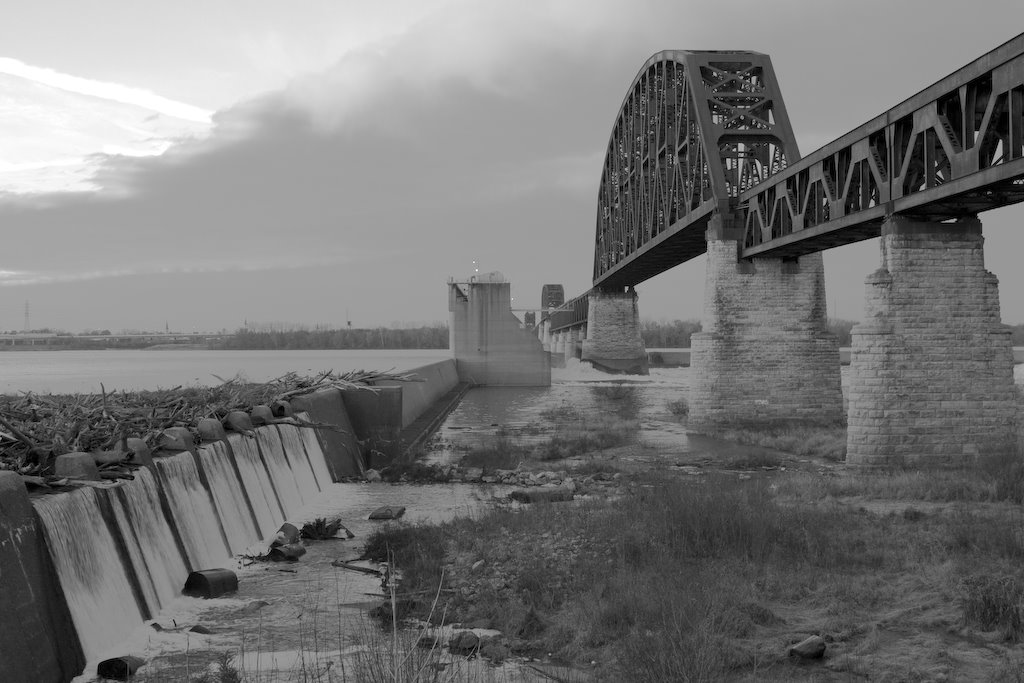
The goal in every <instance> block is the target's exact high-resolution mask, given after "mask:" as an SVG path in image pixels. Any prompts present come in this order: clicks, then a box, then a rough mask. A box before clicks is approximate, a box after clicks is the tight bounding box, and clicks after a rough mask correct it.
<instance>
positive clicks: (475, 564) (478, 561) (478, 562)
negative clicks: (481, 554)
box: [473, 560, 484, 571]
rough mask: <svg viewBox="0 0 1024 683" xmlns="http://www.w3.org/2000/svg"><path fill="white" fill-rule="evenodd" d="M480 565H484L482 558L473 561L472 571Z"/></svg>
mask: <svg viewBox="0 0 1024 683" xmlns="http://www.w3.org/2000/svg"><path fill="white" fill-rule="evenodd" d="M482 566H484V561H483V560H477V561H476V562H474V563H473V571H476V570H477V569H480V567H482Z"/></svg>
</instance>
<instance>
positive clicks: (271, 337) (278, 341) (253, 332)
mask: <svg viewBox="0 0 1024 683" xmlns="http://www.w3.org/2000/svg"><path fill="white" fill-rule="evenodd" d="M448 342H449V340H448V326H447V325H444V324H442V323H434V324H432V325H422V326H419V327H410V328H388V327H375V328H352V327H347V328H341V329H326V328H316V329H307V328H303V327H298V328H295V327H292V328H288V327H273V326H271V327H268V328H265V329H254V328H243V329H239V330H236V331H235V333H234V334H232V335H230V336H226V337H224V338H223V339H222V340H221V341H219V342H213V343H211V345H210V348H211V349H218V350H232V351H237V350H245V351H250V350H270V351H276V350H281V349H285V350H311V349H365V350H369V349H447V348H448Z"/></svg>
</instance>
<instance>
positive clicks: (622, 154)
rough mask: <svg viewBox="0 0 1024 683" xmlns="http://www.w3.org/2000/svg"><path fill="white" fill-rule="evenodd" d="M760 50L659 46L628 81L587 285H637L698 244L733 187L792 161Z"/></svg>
mask: <svg viewBox="0 0 1024 683" xmlns="http://www.w3.org/2000/svg"><path fill="white" fill-rule="evenodd" d="M799 158H800V153H799V150H798V149H797V145H796V139H795V137H794V135H793V130H792V126H791V125H790V122H789V117H788V115H787V113H786V108H785V105H784V103H783V101H782V96H781V92H780V90H779V85H778V81H777V79H776V77H775V72H774V69H773V68H772V64H771V59H770V58H769V57H768V55H764V54H761V53H756V52H739V51H685V50H667V51H663V52H659V53H657V54H655V55H654V56H652V57H651V58H650V59H648V60H647V62H646V63H645V64H644V65H643V67H642V68H641V69H640V71H639V72H638V74H637V76H636V78H635V79H634V80H633V83H632V84H631V86H630V88H629V90H628V91H627V94H626V96H625V98H624V99H623V102H622V106H621V107H620V109H619V113H618V115H617V116H616V119H615V123H614V125H613V127H612V133H611V136H610V138H609V142H608V147H607V152H606V154H605V160H604V166H603V168H602V174H601V183H600V187H599V191H598V210H597V230H596V238H595V250H594V280H593V282H594V286H595V287H599V288H602V289H622V288H623V287H627V286H631V285H635V284H638V283H639V282H642V281H644V280H646V279H648V278H650V277H653V276H654V275H657V274H659V273H661V272H663V271H665V270H668V269H669V268H671V267H673V266H675V265H677V264H679V263H682V262H684V261H686V260H689V259H691V258H694V257H696V256H699V255H700V254H702V253H704V251H705V250H706V245H705V240H704V231H705V227H706V225H707V222H708V220H709V219H710V218H711V216H712V215H713V214H715V213H716V212H720V213H725V212H729V211H731V209H732V208H733V207H734V206H735V205H736V204H737V202H738V200H739V196H740V194H741V193H742V192H743V191H744V190H747V189H749V188H751V187H753V186H755V185H757V184H758V183H760V182H762V181H763V180H765V179H766V178H768V177H769V176H771V175H772V174H774V173H778V172H779V171H781V170H783V169H785V168H786V167H787V166H788V165H789V164H792V163H793V162H795V161H797V160H799Z"/></svg>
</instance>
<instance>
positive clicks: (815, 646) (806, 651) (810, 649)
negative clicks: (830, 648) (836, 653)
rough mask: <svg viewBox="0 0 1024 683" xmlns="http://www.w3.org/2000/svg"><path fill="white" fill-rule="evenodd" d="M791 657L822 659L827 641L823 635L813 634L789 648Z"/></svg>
mask: <svg viewBox="0 0 1024 683" xmlns="http://www.w3.org/2000/svg"><path fill="white" fill-rule="evenodd" d="M788 654H789V656H790V657H799V658H800V659H821V658H822V657H823V656H824V655H825V641H824V639H822V637H821V636H811V637H810V638H805V639H804V640H801V641H800V642H799V643H797V644H796V645H794V646H793V647H791V648H789V652H788Z"/></svg>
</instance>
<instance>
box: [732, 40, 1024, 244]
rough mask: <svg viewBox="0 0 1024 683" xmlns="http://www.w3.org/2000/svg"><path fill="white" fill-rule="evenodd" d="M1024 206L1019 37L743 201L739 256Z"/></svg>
mask: <svg viewBox="0 0 1024 683" xmlns="http://www.w3.org/2000/svg"><path fill="white" fill-rule="evenodd" d="M1019 201H1024V34H1022V35H1020V36H1017V37H1016V38H1014V39H1013V40H1010V41H1009V42H1007V43H1005V44H1003V45H1001V46H1000V47H998V48H996V49H995V50H993V51H992V52H990V53H988V54H986V55H984V56H983V57H981V58H979V59H977V60H975V61H974V62H972V63H970V64H968V65H967V66H965V67H963V68H962V69H960V70H958V71H956V72H955V73H953V74H951V75H949V76H947V77H946V78H944V79H942V80H941V81H939V82H937V83H935V84H934V85H932V86H930V87H928V88H926V89H925V90H923V91H921V92H920V93H918V94H916V95H914V96H913V97H911V98H910V99H908V100H906V101H904V102H902V103H901V104H899V105H897V106H895V107H893V108H892V109H890V110H889V111H887V112H885V113H884V114H881V115H880V116H877V117H875V118H874V119H872V120H871V121H869V122H867V123H865V124H864V125H862V126H860V127H858V128H856V129H855V130H853V131H851V132H850V133H847V134H846V135H844V136H842V137H840V138H839V139H837V140H835V141H834V142H831V143H829V144H828V145H825V146H824V147H822V148H821V149H819V150H818V151H816V152H814V153H813V154H810V155H809V156H807V157H805V158H804V159H802V160H801V161H799V162H797V163H794V164H791V165H790V166H789V167H788V168H787V169H785V170H783V171H781V172H779V173H776V174H774V175H772V176H771V177H770V178H769V179H768V180H766V181H764V182H762V183H760V184H758V185H757V186H755V187H753V188H751V189H749V190H747V191H745V192H743V193H741V195H740V201H739V209H740V212H741V216H742V218H743V225H744V252H743V255H744V256H746V257H749V256H754V255H758V254H765V253H769V252H771V253H773V254H775V255H780V256H798V255H800V254H802V253H809V252H812V251H819V250H821V249H823V248H828V247H831V246H836V245H838V244H845V243H849V242H854V241H858V240H860V239H866V238H869V237H873V236H877V235H878V234H879V228H880V225H881V222H882V221H883V220H884V218H885V216H886V215H889V214H892V213H897V212H899V213H907V214H911V215H921V216H925V217H928V218H929V219H932V220H947V219H950V218H955V217H958V216H964V215H973V214H976V213H978V212H980V211H984V210H987V209H991V208H996V207H998V206H1004V205H1006V204H1012V203H1015V202H1019Z"/></svg>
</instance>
